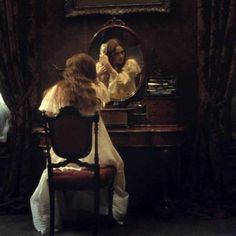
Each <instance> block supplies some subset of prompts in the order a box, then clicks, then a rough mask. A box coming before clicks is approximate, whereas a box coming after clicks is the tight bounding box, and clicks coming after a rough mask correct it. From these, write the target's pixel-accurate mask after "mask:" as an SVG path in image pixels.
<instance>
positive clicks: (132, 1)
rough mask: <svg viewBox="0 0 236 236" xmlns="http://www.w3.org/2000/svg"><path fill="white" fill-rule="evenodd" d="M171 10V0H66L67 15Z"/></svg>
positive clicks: (163, 11)
mask: <svg viewBox="0 0 236 236" xmlns="http://www.w3.org/2000/svg"><path fill="white" fill-rule="evenodd" d="M140 12H159V13H168V12H170V0H146V1H145V0H65V16H66V17H74V16H79V15H92V14H109V15H123V14H127V13H140Z"/></svg>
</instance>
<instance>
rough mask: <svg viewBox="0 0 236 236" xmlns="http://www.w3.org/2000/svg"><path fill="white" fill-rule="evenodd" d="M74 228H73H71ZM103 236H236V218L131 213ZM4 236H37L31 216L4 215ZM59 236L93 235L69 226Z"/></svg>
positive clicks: (106, 228)
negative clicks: (164, 218) (123, 221)
mask: <svg viewBox="0 0 236 236" xmlns="http://www.w3.org/2000/svg"><path fill="white" fill-rule="evenodd" d="M69 226H70V227H69ZM99 232H100V233H99V235H101V236H235V235H236V217H230V218H227V219H207V218H196V217H193V216H178V217H175V218H174V219H168V220H163V219H158V218H155V217H153V216H150V215H149V214H147V213H144V214H143V213H138V212H137V213H131V214H129V215H128V217H127V220H126V223H125V224H124V225H122V226H119V225H113V226H107V225H103V226H101V228H100V231H99ZM0 235H1V236H37V235H40V234H39V233H38V232H36V231H35V229H34V227H33V225H32V220H31V215H30V214H26V215H5V216H0ZM55 235H58V236H73V235H81V236H87V235H91V229H90V227H89V226H85V225H83V224H78V225H67V226H65V227H64V228H63V230H62V231H61V232H58V233H56V234H55Z"/></svg>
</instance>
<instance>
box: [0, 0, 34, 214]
mask: <svg viewBox="0 0 236 236" xmlns="http://www.w3.org/2000/svg"><path fill="white" fill-rule="evenodd" d="M35 25H36V22H35V3H34V1H33V0H26V1H20V0H0V92H1V94H2V96H3V98H4V101H5V102H6V104H7V106H8V107H9V109H10V111H11V115H12V118H11V129H10V134H9V140H8V142H9V157H8V160H9V161H8V165H7V166H5V168H6V179H5V184H4V187H3V192H2V194H1V198H0V211H1V212H5V213H8V212H17V211H18V212H19V211H22V210H24V209H26V208H27V199H28V195H29V193H30V189H29V188H28V186H30V184H29V183H30V170H29V168H30V158H29V157H30V148H29V146H30V136H31V130H32V118H31V105H30V98H31V95H32V91H33V89H34V87H35V85H36V83H37V81H38V76H37V67H36V61H37V54H36V32H35V29H36V27H35Z"/></svg>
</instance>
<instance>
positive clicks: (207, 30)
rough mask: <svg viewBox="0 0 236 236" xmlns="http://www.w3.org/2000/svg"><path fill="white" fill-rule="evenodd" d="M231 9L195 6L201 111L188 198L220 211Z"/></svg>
mask: <svg viewBox="0 0 236 236" xmlns="http://www.w3.org/2000/svg"><path fill="white" fill-rule="evenodd" d="M235 5H236V3H235V1H234V0H210V1H205V0H198V6H197V19H198V20H197V34H198V36H197V37H198V38H197V43H198V45H197V50H198V68H197V70H198V82H199V83H198V84H199V106H198V124H197V127H196V128H197V134H196V139H195V143H194V153H193V161H192V165H191V167H190V169H191V171H190V172H191V173H192V174H191V181H190V182H189V185H190V186H191V190H190V192H189V193H188V198H190V199H191V200H192V201H194V202H198V203H200V204H201V205H204V206H206V207H207V208H217V209H220V208H222V207H223V205H224V197H225V193H226V191H227V190H226V189H225V187H226V186H225V179H224V174H225V173H224V171H225V163H226V160H225V155H224V154H225V150H224V147H225V146H226V145H227V140H229V136H230V127H229V117H230V104H231V99H232V95H233V94H234V92H235V81H236V73H235V65H236V63H235V62H236V61H235V59H236V54H235V49H236V48H235V47H236V45H235V42H236V11H235V10H236V7H235ZM206 212H207V213H206V214H214V213H212V212H208V211H206ZM217 212H218V211H217Z"/></svg>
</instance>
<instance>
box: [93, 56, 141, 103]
mask: <svg viewBox="0 0 236 236" xmlns="http://www.w3.org/2000/svg"><path fill="white" fill-rule="evenodd" d="M102 68H103V66H102V64H101V63H100V62H98V63H97V64H96V70H97V74H100V71H101V70H102ZM140 73H141V68H140V66H139V64H138V63H137V62H136V60H134V59H128V60H127V61H126V63H125V65H124V66H123V67H122V70H121V72H120V73H118V72H117V71H116V70H114V69H113V70H112V72H111V73H110V77H109V82H108V91H109V93H110V98H111V99H112V100H113V99H115V100H120V99H126V98H128V97H129V96H131V95H133V93H134V92H135V91H136V82H135V79H136V78H137V76H138V75H139V74H140ZM100 76H102V75H100Z"/></svg>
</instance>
